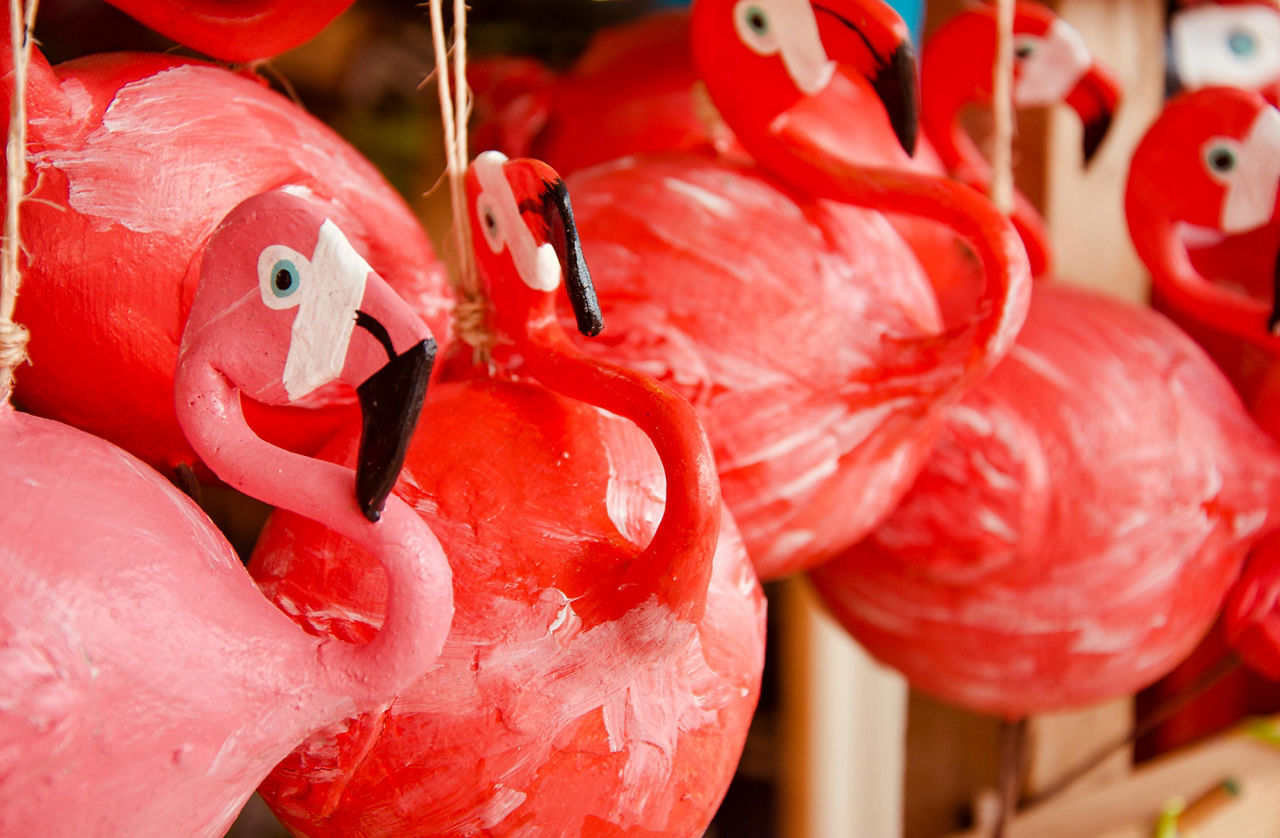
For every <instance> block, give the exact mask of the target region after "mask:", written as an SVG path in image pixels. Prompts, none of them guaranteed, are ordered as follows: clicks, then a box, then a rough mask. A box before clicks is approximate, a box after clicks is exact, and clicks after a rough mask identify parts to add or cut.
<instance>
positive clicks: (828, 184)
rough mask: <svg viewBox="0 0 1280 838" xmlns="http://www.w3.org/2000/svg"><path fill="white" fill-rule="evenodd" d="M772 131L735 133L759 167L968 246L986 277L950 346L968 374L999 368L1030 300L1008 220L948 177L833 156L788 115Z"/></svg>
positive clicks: (806, 189) (811, 191) (1026, 270)
mask: <svg viewBox="0 0 1280 838" xmlns="http://www.w3.org/2000/svg"><path fill="white" fill-rule="evenodd" d="M770 129H771V130H770V131H768V132H767V133H766V132H760V131H752V132H744V131H739V132H738V135H739V137H740V139H741V140H742V144H743V146H744V147H746V148H747V151H748V152H749V153H750V154H751V156H752V157H753V158H754V159H755V160H756V161H757V162H758V163H759V164H760V165H761V166H763V167H764V168H765V169H767V170H769V171H771V172H772V173H773V174H774V175H775V176H777V177H778V178H780V179H781V180H783V181H785V182H787V183H789V184H791V185H792V186H793V187H795V188H796V189H798V190H799V191H800V192H802V193H805V194H808V195H811V196H813V197H817V198H826V199H829V200H834V201H842V202H845V203H850V204H857V205H859V206H864V207H869V208H871V209H876V210H880V211H884V212H895V213H902V214H905V215H918V216H922V217H924V218H929V219H932V220H934V221H938V222H940V223H942V224H945V225H947V226H948V227H950V228H951V229H952V230H954V231H955V232H956V234H958V235H959V236H960V237H961V238H963V239H964V240H965V241H967V242H968V243H969V244H970V246H971V247H972V248H973V249H974V252H975V254H976V255H977V257H978V259H979V262H980V263H981V267H982V273H983V276H984V277H985V280H986V281H985V284H984V287H983V290H982V294H981V295H980V296H979V298H978V301H977V314H976V316H975V317H974V318H973V319H972V320H971V321H970V323H969V324H968V326H967V327H966V328H965V329H964V331H963V332H962V333H961V334H960V335H957V340H952V341H948V343H949V344H951V349H952V351H956V350H958V351H960V352H962V353H963V356H962V363H963V365H964V375H963V377H964V378H965V379H968V378H969V377H972V376H981V375H984V374H985V373H986V372H987V371H988V370H989V369H990V368H991V367H992V366H994V364H995V363H996V362H997V361H998V360H999V359H1000V358H1001V357H1003V355H1004V354H1005V353H1006V352H1007V351H1008V349H1009V347H1010V346H1012V344H1013V341H1014V338H1015V337H1016V336H1017V334H1018V330H1019V329H1020V328H1021V327H1022V321H1023V320H1024V319H1025V317H1026V313H1027V306H1028V304H1029V302H1030V291H1031V274H1030V266H1029V264H1028V261H1027V254H1026V250H1025V249H1024V248H1023V245H1022V242H1021V240H1020V239H1019V238H1018V235H1017V233H1016V231H1015V230H1014V228H1013V226H1012V224H1011V223H1010V222H1009V220H1008V219H1007V218H1005V216H1004V215H1003V214H1001V213H1000V211H999V210H997V209H996V208H995V206H994V205H993V204H992V203H991V202H990V201H988V200H987V199H986V198H984V197H983V196H982V195H979V194H978V193H977V192H975V191H974V190H973V189H971V188H969V187H968V186H965V185H964V184H961V183H957V182H956V181H953V180H950V179H948V178H943V177H937V176H934V175H927V174H921V173H918V172H912V171H908V170H899V169H888V168H873V167H867V166H860V165H857V164H855V163H852V162H850V161H847V160H838V159H835V158H833V157H832V156H831V154H830V153H829V152H828V151H827V150H826V149H822V148H817V147H815V146H813V145H812V144H811V143H810V142H809V141H808V139H807V137H805V136H804V135H803V134H800V133H797V132H794V131H792V130H790V126H789V125H788V123H787V120H786V115H785V114H783V115H782V116H780V117H778V118H777V119H775V120H774V121H773V123H772V125H771V126H770ZM961 337H962V338H964V340H963V341H961V340H959V338H961Z"/></svg>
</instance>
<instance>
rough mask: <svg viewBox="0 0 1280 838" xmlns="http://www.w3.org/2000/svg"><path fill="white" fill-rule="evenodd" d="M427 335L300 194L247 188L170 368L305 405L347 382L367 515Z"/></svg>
mask: <svg viewBox="0 0 1280 838" xmlns="http://www.w3.org/2000/svg"><path fill="white" fill-rule="evenodd" d="M435 349H436V347H435V341H434V340H433V339H432V337H431V333H430V331H429V330H428V329H427V326H426V324H425V323H423V322H422V320H421V319H420V318H419V317H418V316H417V315H415V314H414V313H413V312H412V311H411V310H410V309H409V307H408V306H407V305H406V304H405V303H404V302H403V301H402V300H401V299H400V298H399V297H397V296H396V294H395V293H394V292H393V291H392V290H391V289H390V288H389V287H388V286H387V284H386V283H385V282H384V281H383V279H382V278H381V277H380V276H378V274H377V273H375V272H374V271H373V269H372V268H370V267H369V264H368V263H367V262H366V261H365V260H364V258H363V257H361V255H360V254H359V253H357V252H356V250H355V248H353V247H352V245H351V243H350V242H349V241H348V240H347V238H346V237H345V236H344V235H343V233H342V231H341V230H339V229H338V227H337V226H336V225H335V224H334V223H333V222H332V221H330V220H329V219H328V218H326V217H325V215H324V212H323V210H322V209H321V208H320V207H319V206H318V205H317V204H315V203H313V202H312V201H311V200H309V199H307V198H305V197H301V196H299V195H297V194H292V193H289V192H286V191H277V192H268V193H264V194H261V195H257V196H254V197H252V198H249V199H248V200H246V201H244V202H243V203H241V204H240V205H238V206H237V207H236V208H235V209H233V210H232V211H231V212H230V213H229V214H228V215H227V217H226V218H225V219H224V220H223V221H222V223H221V224H220V225H219V226H218V228H217V230H216V231H215V232H214V233H213V235H212V236H211V237H210V240H209V242H208V244H207V246H206V248H205V251H204V258H203V261H202V264H201V274H200V284H199V286H198V288H197V291H196V295H195V299H194V300H193V302H192V308H191V314H190V317H189V318H188V321H187V327H186V331H185V332H184V333H183V339H182V348H181V350H180V354H179V366H180V367H181V366H182V365H183V364H184V363H191V362H193V361H195V360H197V359H199V360H201V361H203V362H205V363H207V364H209V366H211V367H212V368H213V369H214V370H215V371H216V372H217V373H219V374H220V375H221V376H223V377H224V378H225V380H226V382H227V383H228V384H229V385H230V386H231V387H232V388H233V389H235V390H238V391H239V392H240V393H241V394H242V395H244V396H248V397H250V398H252V399H256V400H257V401H261V402H264V403H266V404H272V405H282V404H299V403H301V404H305V401H306V399H307V397H308V396H310V395H312V394H313V393H316V392H317V391H320V390H321V389H322V388H329V387H332V386H338V387H343V386H349V387H353V388H355V391H356V394H357V396H358V397H359V401H360V405H361V409H362V413H363V414H364V431H363V434H362V436H361V444H360V459H359V465H358V467H357V481H356V493H357V499H358V501H359V503H360V506H361V509H362V511H363V512H364V514H365V516H366V517H368V518H369V519H370V520H374V521H376V520H377V519H378V517H379V515H380V514H381V509H382V506H383V503H384V502H385V500H386V497H387V494H388V493H389V492H390V490H391V486H392V484H393V483H394V482H395V478H396V475H398V474H399V472H400V466H401V464H402V463H403V460H404V454H405V451H406V450H407V447H408V442H409V437H410V435H411V434H412V431H413V427H414V425H415V424H416V422H417V417H418V413H419V412H420V410H421V408H422V403H423V399H424V397H425V394H426V382H427V377H428V376H429V375H430V372H431V367H432V364H433V361H434V358H435Z"/></svg>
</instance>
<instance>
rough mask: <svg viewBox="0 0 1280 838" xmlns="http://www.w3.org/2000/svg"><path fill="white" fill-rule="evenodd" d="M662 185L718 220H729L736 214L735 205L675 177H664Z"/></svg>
mask: <svg viewBox="0 0 1280 838" xmlns="http://www.w3.org/2000/svg"><path fill="white" fill-rule="evenodd" d="M662 183H663V185H665V186H666V187H667V188H668V189H670V190H671V191H672V192H678V193H680V194H681V195H683V196H685V197H686V198H689V199H690V200H692V201H693V202H694V203H696V204H698V205H699V206H701V207H702V208H703V209H705V210H706V211H707V212H709V213H711V214H712V215H714V216H716V217H717V218H722V219H727V218H729V217H730V216H732V215H733V214H734V205H733V203H732V202H730V201H729V200H727V199H725V198H722V197H720V196H719V195H717V194H715V193H714V192H710V191H708V190H706V189H703V188H702V187H700V186H695V185H694V184H692V183H689V182H688V181H683V180H680V179H678V178H674V177H664V178H663V179H662Z"/></svg>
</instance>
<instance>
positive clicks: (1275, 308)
mask: <svg viewBox="0 0 1280 838" xmlns="http://www.w3.org/2000/svg"><path fill="white" fill-rule="evenodd" d="M1271 287H1272V289H1273V296H1272V301H1271V316H1270V317H1268V318H1267V332H1268V333H1270V334H1271V335H1272V336H1274V337H1280V253H1277V254H1276V261H1275V265H1274V266H1273V267H1272V268H1271Z"/></svg>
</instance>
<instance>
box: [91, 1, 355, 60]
mask: <svg viewBox="0 0 1280 838" xmlns="http://www.w3.org/2000/svg"><path fill="white" fill-rule="evenodd" d="M353 1H354V0H308V2H306V3H301V2H298V0H248V1H247V2H246V0H181V2H179V0H107V2H108V3H110V4H111V5H113V6H115V7H116V8H117V9H120V10H121V11H122V12H125V13H127V14H129V15H131V16H132V17H133V18H135V19H136V20H138V21H139V22H140V23H142V24H144V25H146V26H148V27H150V28H152V29H154V30H156V31H157V32H159V33H160V34H162V35H164V36H165V37H167V38H172V39H173V40H175V41H177V42H178V43H180V44H183V45H185V46H189V47H191V48H192V49H195V50H199V51H200V52H202V53H204V54H205V55H207V56H209V57H211V58H216V59H218V60H219V61H237V62H245V61H257V60H260V59H264V58H271V57H272V56H275V55H279V54H280V53H282V52H286V51H287V50H290V49H293V48H294V47H296V46H299V45H301V44H303V43H305V42H306V41H309V40H310V39H311V38H313V37H315V36H316V35H317V34H319V32H320V30H321V29H324V28H325V27H326V26H328V25H329V23H330V21H332V20H333V19H334V18H335V17H337V16H338V15H340V14H341V13H342V12H344V11H346V9H347V7H348V6H350V5H351V4H352V2H353Z"/></svg>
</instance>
